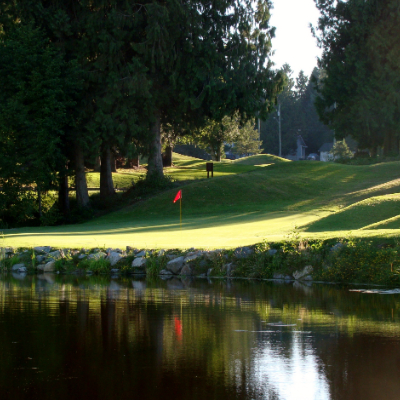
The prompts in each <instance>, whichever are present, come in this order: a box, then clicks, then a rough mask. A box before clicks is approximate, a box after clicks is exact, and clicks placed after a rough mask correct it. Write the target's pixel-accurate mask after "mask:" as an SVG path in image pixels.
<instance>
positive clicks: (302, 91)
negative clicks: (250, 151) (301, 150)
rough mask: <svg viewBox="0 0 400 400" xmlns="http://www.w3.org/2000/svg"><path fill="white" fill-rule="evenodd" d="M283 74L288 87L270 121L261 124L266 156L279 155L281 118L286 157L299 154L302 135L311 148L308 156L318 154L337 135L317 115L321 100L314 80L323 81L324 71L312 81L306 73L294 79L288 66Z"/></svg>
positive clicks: (283, 69)
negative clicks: (298, 146)
mask: <svg viewBox="0 0 400 400" xmlns="http://www.w3.org/2000/svg"><path fill="white" fill-rule="evenodd" d="M282 71H283V72H284V73H285V75H286V77H287V80H286V82H287V84H286V86H285V88H284V89H283V91H282V92H281V93H280V94H279V95H278V105H277V106H276V110H275V112H273V113H271V114H270V116H269V117H268V119H267V120H266V121H262V122H261V139H262V141H263V144H262V147H263V149H264V152H265V153H268V154H276V155H279V116H278V110H280V114H281V116H280V120H281V121H280V122H281V153H282V156H283V157H284V156H286V155H289V154H291V153H292V152H293V151H295V150H296V141H297V136H298V135H301V136H302V138H303V139H304V141H305V143H306V145H307V153H317V152H318V149H319V148H320V147H321V146H322V145H323V144H324V143H326V142H332V141H333V132H332V130H331V129H329V127H328V126H326V125H324V124H323V123H322V122H321V121H320V119H319V116H318V114H317V110H316V108H315V105H314V102H315V98H316V97H317V93H316V90H315V83H314V82H313V78H316V79H317V80H318V79H319V76H320V70H319V69H318V68H314V71H313V73H312V75H311V76H310V77H307V76H306V75H305V74H304V72H303V71H300V73H299V75H298V76H297V77H296V78H294V77H293V71H292V70H291V68H290V66H289V65H288V64H285V65H284V66H283V68H282Z"/></svg>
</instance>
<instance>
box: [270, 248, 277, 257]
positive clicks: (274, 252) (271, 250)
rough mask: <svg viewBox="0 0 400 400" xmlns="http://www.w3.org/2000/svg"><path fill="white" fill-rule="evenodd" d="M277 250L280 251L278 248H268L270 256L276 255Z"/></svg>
mask: <svg viewBox="0 0 400 400" xmlns="http://www.w3.org/2000/svg"><path fill="white" fill-rule="evenodd" d="M277 252H278V250H276V249H269V250H268V254H269V255H270V256H274V255H275V254H276V253H277Z"/></svg>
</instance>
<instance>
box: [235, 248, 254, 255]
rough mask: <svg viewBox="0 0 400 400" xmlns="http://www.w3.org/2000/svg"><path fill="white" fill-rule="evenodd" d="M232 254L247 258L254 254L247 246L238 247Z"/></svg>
mask: <svg viewBox="0 0 400 400" xmlns="http://www.w3.org/2000/svg"><path fill="white" fill-rule="evenodd" d="M233 254H234V256H235V257H236V258H247V257H249V256H251V255H252V254H254V250H253V249H251V248H250V247H247V246H245V247H238V248H237V249H236V250H235V251H234V253H233Z"/></svg>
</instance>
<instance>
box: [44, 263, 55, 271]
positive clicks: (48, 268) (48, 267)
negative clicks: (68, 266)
mask: <svg viewBox="0 0 400 400" xmlns="http://www.w3.org/2000/svg"><path fill="white" fill-rule="evenodd" d="M55 265H56V262H55V261H50V262H48V263H47V264H46V265H45V266H44V268H43V272H53V271H54V267H55Z"/></svg>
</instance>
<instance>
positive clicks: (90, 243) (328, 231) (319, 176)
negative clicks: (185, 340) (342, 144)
mask: <svg viewBox="0 0 400 400" xmlns="http://www.w3.org/2000/svg"><path fill="white" fill-rule="evenodd" d="M256 157H262V159H263V160H264V161H266V159H265V158H266V157H269V156H267V155H265V156H264V155H261V156H256ZM254 160H255V161H254V162H256V163H257V164H258V163H260V162H261V163H262V162H264V161H263V160H261V161H260V159H258V160H256V159H254ZM239 161H240V160H239ZM388 164H391V165H386V164H379V165H373V166H350V165H341V164H334V163H323V162H307V161H302V162H284V161H282V162H279V163H274V164H271V165H269V166H268V167H266V168H261V167H257V166H255V165H251V164H249V165H241V164H240V163H238V162H231V161H229V162H228V161H226V162H221V163H215V170H216V174H215V175H214V178H210V179H203V178H202V177H205V162H204V161H202V160H198V159H194V158H190V157H184V156H182V157H181V158H180V159H179V160H177V161H176V167H175V170H176V176H179V173H180V172H179V171H184V172H183V173H182V175H181V177H184V178H186V177H187V176H189V177H190V176H191V177H192V180H193V181H192V182H190V183H187V182H186V184H185V186H181V187H180V188H181V189H182V193H183V199H182V215H183V224H182V230H181V229H180V224H179V214H180V209H179V204H177V203H176V204H174V203H173V198H174V197H175V195H176V192H177V190H178V188H177V187H175V188H174V189H170V190H166V191H164V192H162V193H160V194H157V195H154V196H152V197H151V198H148V199H146V200H145V201H141V202H138V203H136V204H133V205H131V206H128V207H125V208H123V209H120V210H118V211H115V212H113V213H109V214H107V215H103V216H102V217H100V218H96V219H93V220H91V221H90V222H86V223H84V224H80V225H70V226H59V227H53V228H49V227H43V228H25V229H17V230H9V231H6V232H5V233H6V235H7V245H9V246H22V245H24V246H33V245H38V244H49V245H54V246H60V247H69V246H71V247H72V246H81V247H82V246H86V247H97V244H96V242H99V243H105V244H106V245H107V246H115V247H121V246H125V245H133V246H135V247H143V248H176V247H180V248H184V247H186V248H189V247H192V246H193V247H203V248H204V247H205V248H207V247H209V248H226V247H234V246H240V245H248V244H253V243H257V242H260V241H262V240H263V239H264V238H267V239H268V240H282V239H283V238H284V237H285V236H286V235H287V234H288V233H289V232H290V231H291V230H293V228H294V226H300V227H304V228H301V229H300V234H301V235H303V236H307V237H313V238H322V239H325V238H327V237H333V236H335V235H346V234H349V232H350V231H353V232H354V234H355V235H358V236H371V235H375V236H377V235H395V234H398V233H399V230H398V229H397V226H396V225H395V221H392V222H393V225H390V226H391V227H395V226H396V229H393V230H390V229H385V230H384V229H380V228H381V226H377V227H371V229H370V228H369V227H370V225H371V224H374V223H379V222H380V221H383V220H386V219H390V218H394V217H395V216H396V215H397V214H396V213H398V210H397V200H395V199H396V198H397V197H396V196H399V195H396V194H394V195H393V196H392V197H393V199H392V200H391V201H389V200H388V199H386V200H384V199H381V200H379V201H378V198H377V197H376V196H375V197H376V199H375V200H369V201H370V202H371V201H373V202H374V204H375V205H368V201H367V202H366V203H364V202H362V201H363V200H366V199H368V198H369V197H370V193H373V194H374V195H383V194H385V193H386V192H387V191H390V190H393V191H395V190H396V189H397V186H396V184H394V183H393V182H395V181H396V179H398V176H399V174H398V170H399V167H400V162H397V163H388ZM190 165H192V166H193V169H191V167H190ZM202 166H204V170H203V169H202ZM180 167H181V168H180ZM171 170H174V168H172V169H168V170H167V172H166V173H167V174H170V173H169V171H171ZM173 173H175V172H173V171H172V172H171V175H172V174H173ZM218 174H220V175H218ZM197 177H198V178H197ZM178 186H179V182H178ZM369 190H372V191H369ZM381 191H383V193H381ZM392 194H393V192H392ZM360 202H361V203H360ZM353 204H354V206H353V208H352V207H351V206H352V205H353ZM337 211H339V213H337V214H332V213H333V212H337ZM318 220H319V221H318ZM365 227H368V229H365V230H363V231H359V230H357V229H360V228H365ZM385 228H386V226H385Z"/></svg>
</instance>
